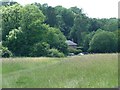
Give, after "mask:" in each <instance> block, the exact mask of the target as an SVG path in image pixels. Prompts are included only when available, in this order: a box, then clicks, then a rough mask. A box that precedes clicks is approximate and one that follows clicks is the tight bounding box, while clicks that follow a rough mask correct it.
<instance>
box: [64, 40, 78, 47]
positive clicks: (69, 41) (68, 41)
mask: <svg viewBox="0 0 120 90" xmlns="http://www.w3.org/2000/svg"><path fill="white" fill-rule="evenodd" d="M66 43H67V44H68V45H71V46H76V45H77V44H76V43H74V42H73V41H71V40H67V41H66Z"/></svg>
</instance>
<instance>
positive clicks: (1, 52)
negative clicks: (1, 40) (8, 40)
mask: <svg viewBox="0 0 120 90" xmlns="http://www.w3.org/2000/svg"><path fill="white" fill-rule="evenodd" d="M0 56H1V57H12V56H13V54H12V52H11V51H9V50H8V48H7V47H3V46H1V47H0Z"/></svg>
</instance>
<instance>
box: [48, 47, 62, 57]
mask: <svg viewBox="0 0 120 90" xmlns="http://www.w3.org/2000/svg"><path fill="white" fill-rule="evenodd" d="M48 56H49V57H64V54H63V53H62V52H59V51H58V50H57V49H54V48H53V49H50V50H49V54H48Z"/></svg>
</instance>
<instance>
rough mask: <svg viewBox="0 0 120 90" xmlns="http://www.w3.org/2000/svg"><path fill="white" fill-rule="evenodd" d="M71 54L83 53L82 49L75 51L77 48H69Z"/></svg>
mask: <svg viewBox="0 0 120 90" xmlns="http://www.w3.org/2000/svg"><path fill="white" fill-rule="evenodd" d="M68 52H69V53H74V54H79V53H81V52H82V50H81V49H75V48H68Z"/></svg>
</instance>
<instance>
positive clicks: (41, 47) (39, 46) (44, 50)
mask: <svg viewBox="0 0 120 90" xmlns="http://www.w3.org/2000/svg"><path fill="white" fill-rule="evenodd" d="M49 48H50V45H49V44H48V43H46V42H39V43H36V44H34V45H33V47H32V49H31V53H30V56H34V57H40V56H47V55H48V51H49Z"/></svg>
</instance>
